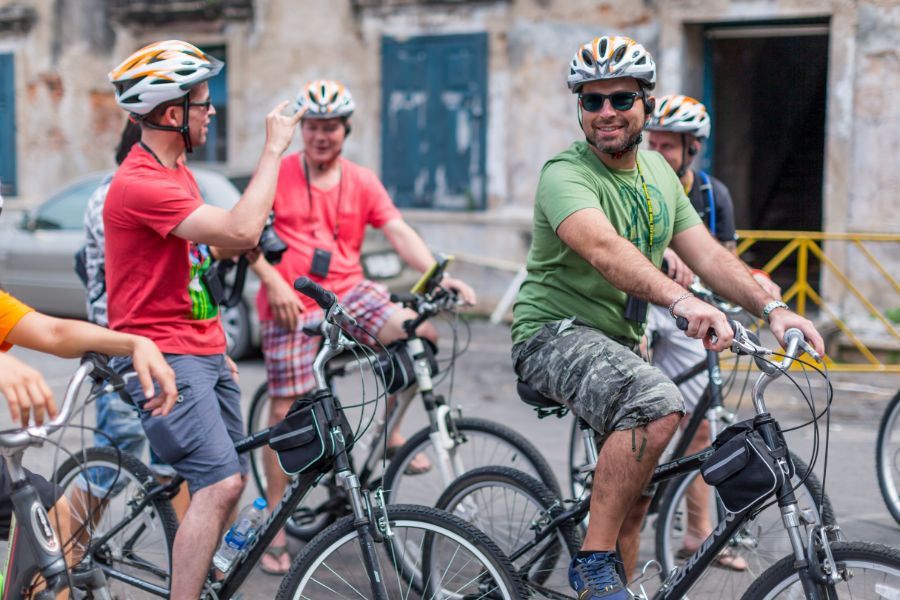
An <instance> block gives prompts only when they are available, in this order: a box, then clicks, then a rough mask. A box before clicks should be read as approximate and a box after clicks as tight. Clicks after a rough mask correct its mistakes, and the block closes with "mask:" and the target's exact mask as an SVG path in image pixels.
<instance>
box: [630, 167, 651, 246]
mask: <svg viewBox="0 0 900 600" xmlns="http://www.w3.org/2000/svg"><path fill="white" fill-rule="evenodd" d="M634 162H635V164H636V165H637V171H638V175H639V176H640V178H641V185H642V186H643V188H644V198H646V199H647V219H648V220H649V224H650V254H651V255H652V254H653V203H652V202H650V192H648V191H647V182H646V181H645V180H644V172H643V171H642V170H641V163H640V161H638V159H637V157H635V159H634Z"/></svg>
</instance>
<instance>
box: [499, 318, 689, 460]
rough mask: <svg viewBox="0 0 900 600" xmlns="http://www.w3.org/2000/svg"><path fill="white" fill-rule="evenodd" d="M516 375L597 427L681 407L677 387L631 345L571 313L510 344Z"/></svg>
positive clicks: (636, 422)
mask: <svg viewBox="0 0 900 600" xmlns="http://www.w3.org/2000/svg"><path fill="white" fill-rule="evenodd" d="M512 359H513V367H514V368H515V370H516V373H517V374H518V376H519V378H520V379H522V380H523V381H525V382H526V383H528V384H529V385H530V386H531V387H532V388H534V389H535V390H537V391H539V392H540V393H542V394H543V395H545V396H547V397H548V398H552V399H554V400H556V401H557V402H559V403H561V404H565V405H566V406H568V407H569V409H571V411H572V412H573V413H574V414H575V415H576V416H578V417H580V418H582V419H584V420H585V421H586V422H587V423H588V425H590V426H591V428H592V429H593V430H594V431H596V432H597V443H598V445H600V444H602V443H603V440H604V439H606V437H607V436H608V435H609V434H610V433H611V432H613V431H623V430H629V429H635V428H638V427H643V426H645V425H647V424H648V423H650V422H651V421H656V420H657V419H661V418H663V417H665V416H666V415H669V414H672V413H676V412H680V413H683V412H684V402H683V401H682V399H681V393H680V392H679V391H678V388H677V387H676V386H675V384H674V383H672V381H671V380H670V379H669V378H668V377H666V376H665V375H664V374H663V372H662V371H660V370H659V369H657V368H656V367H654V366H652V365H650V364H648V363H646V362H644V360H643V359H642V358H641V357H640V356H639V355H638V354H637V353H636V352H634V351H633V350H632V349H631V348H629V347H627V346H625V345H623V344H622V343H620V342H618V341H616V340H613V339H611V338H609V337H607V336H606V335H604V334H603V333H602V332H601V331H599V330H597V329H595V328H593V327H587V326H583V325H578V324H576V322H575V320H574V319H563V320H562V321H556V322H554V323H547V324H546V325H544V326H543V327H541V329H540V330H538V332H537V333H536V334H534V335H533V336H532V337H530V338H529V339H528V340H526V341H524V342H521V343H519V344H516V345H515V346H513V349H512Z"/></svg>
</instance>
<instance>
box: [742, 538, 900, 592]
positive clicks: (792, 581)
mask: <svg viewBox="0 0 900 600" xmlns="http://www.w3.org/2000/svg"><path fill="white" fill-rule="evenodd" d="M831 551H832V554H833V556H834V561H835V563H836V564H837V567H838V572H839V573H841V575H842V579H843V581H841V582H840V583H838V584H836V585H835V586H834V588H833V589H826V588H825V586H820V590H821V596H822V598H823V599H824V598H829V599H831V598H847V599H851V598H852V599H853V600H867V599H870V600H884V599H885V598H898V597H900V551H898V550H896V549H895V548H889V547H887V546H881V545H879V544H868V543H865V542H833V543H832V544H831ZM822 554H823V553H821V552H820V556H819V559H820V560H821V559H822V558H823V556H822ZM805 597H806V596H805V595H804V593H803V586H802V585H801V584H800V576H799V574H798V573H797V567H796V566H794V557H793V556H785V557H784V558H782V559H781V560H779V561H778V562H777V563H775V564H774V565H773V566H772V567H770V568H769V569H768V570H767V571H766V572H765V573H762V574H761V575H760V577H759V579H758V580H757V581H756V583H754V584H753V585H752V586H751V587H750V589H748V590H747V593H746V594H744V595H743V596H742V600H775V599H776V598H782V599H784V600H790V599H793V598H805Z"/></svg>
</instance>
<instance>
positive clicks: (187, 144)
mask: <svg viewBox="0 0 900 600" xmlns="http://www.w3.org/2000/svg"><path fill="white" fill-rule="evenodd" d="M190 102H191V99H190V93H188V94H185V95H184V102H183V104H182V109H183V111H184V113H183V115H184V116H183V118H182V121H181V125H160V124H159V123H152V122H150V121H148V120H147V119H145V118H144V117H145V116H146V115H134V114H133V115H132V116H134V117H135V119H137V121H139V122H140V124H141V125H142V126H144V127H148V128H150V129H156V130H157V131H174V132H175V133H180V134H181V138H182V140H184V150H185V152H193V151H194V145H193V144H191V129H190V126H189V125H188V118H189V117H190V109H191V106H190Z"/></svg>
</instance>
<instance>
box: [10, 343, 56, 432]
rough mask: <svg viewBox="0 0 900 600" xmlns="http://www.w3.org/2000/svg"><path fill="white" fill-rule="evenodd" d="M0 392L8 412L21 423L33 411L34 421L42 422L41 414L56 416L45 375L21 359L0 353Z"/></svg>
mask: <svg viewBox="0 0 900 600" xmlns="http://www.w3.org/2000/svg"><path fill="white" fill-rule="evenodd" d="M0 394H3V395H4V396H6V400H7V402H8V403H9V414H10V415H11V416H12V419H13V421H18V422H19V423H21V424H22V426H23V427H27V426H28V420H29V419H30V418H31V415H32V413H33V414H34V422H35V424H36V425H42V424H43V423H44V417H45V416H47V417H49V418H51V419H52V418H53V417H55V416H56V402H55V401H54V400H53V392H51V391H50V387H49V386H48V385H47V382H46V381H45V380H44V377H43V376H42V375H41V374H40V373H39V372H38V371H36V370H34V369H32V368H31V367H29V366H28V365H26V364H25V363H23V362H22V361H20V360H18V359H16V358H13V357H12V356H9V355H8V354H5V353H0Z"/></svg>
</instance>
